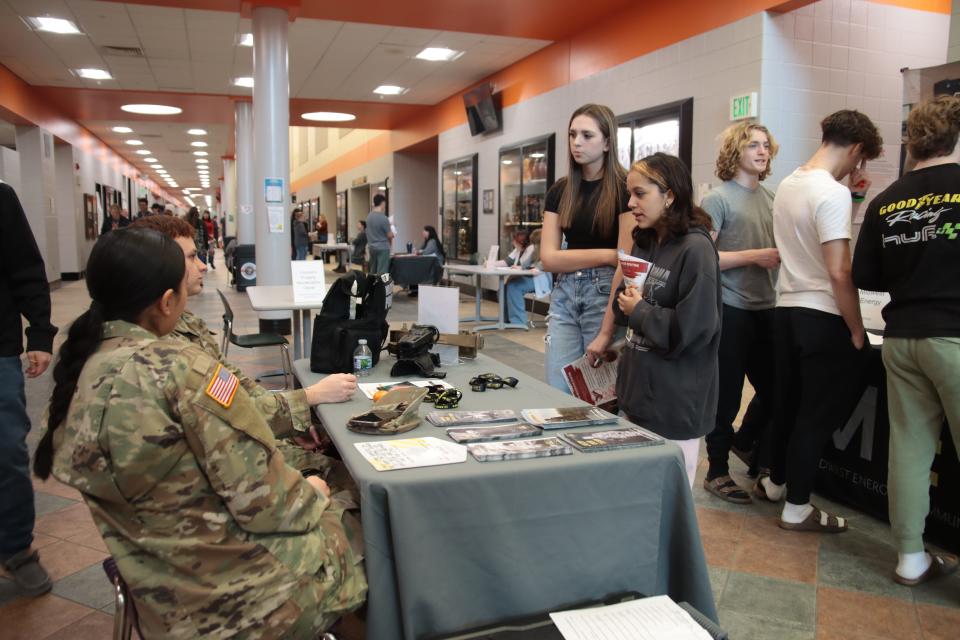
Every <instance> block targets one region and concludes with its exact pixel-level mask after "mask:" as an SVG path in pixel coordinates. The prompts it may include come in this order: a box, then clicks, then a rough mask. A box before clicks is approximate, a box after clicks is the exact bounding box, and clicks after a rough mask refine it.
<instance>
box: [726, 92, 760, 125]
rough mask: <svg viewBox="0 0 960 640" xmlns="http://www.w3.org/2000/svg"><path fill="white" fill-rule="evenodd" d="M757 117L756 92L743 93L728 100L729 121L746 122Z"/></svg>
mask: <svg viewBox="0 0 960 640" xmlns="http://www.w3.org/2000/svg"><path fill="white" fill-rule="evenodd" d="M756 117H757V92H756V91H753V92H751V93H744V94H742V95H739V96H733V97H732V98H730V120H731V121H734V122H735V121H737V120H746V119H747V118H756Z"/></svg>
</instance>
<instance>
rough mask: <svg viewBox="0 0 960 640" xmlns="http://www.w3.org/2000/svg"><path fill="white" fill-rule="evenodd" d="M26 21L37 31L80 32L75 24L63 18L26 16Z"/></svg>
mask: <svg viewBox="0 0 960 640" xmlns="http://www.w3.org/2000/svg"><path fill="white" fill-rule="evenodd" d="M27 21H29V23H30V24H31V25H32V26H33V28H34V29H36V30H37V31H46V32H47V33H80V29H77V25H75V24H73V23H72V22H70V21H69V20H64V19H63V18H48V17H45V16H44V17H39V18H27Z"/></svg>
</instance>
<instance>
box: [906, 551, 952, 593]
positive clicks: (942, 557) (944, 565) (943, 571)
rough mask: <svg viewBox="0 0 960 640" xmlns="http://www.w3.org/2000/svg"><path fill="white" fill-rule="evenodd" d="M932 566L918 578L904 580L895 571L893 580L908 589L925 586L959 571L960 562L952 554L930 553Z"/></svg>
mask: <svg viewBox="0 0 960 640" xmlns="http://www.w3.org/2000/svg"><path fill="white" fill-rule="evenodd" d="M927 553H928V554H929V555H930V566H929V567H927V570H926V571H924V572H923V573H921V574H920V575H919V576H917V577H916V578H904V577H903V576H901V575H900V574H899V573H897V572H896V571H894V573H893V579H894V580H895V581H897V582H899V583H900V584H902V585H906V586H908V587H915V586H917V585H918V584H923V583H924V582H929V581H930V580H934V579H936V578H940V577H943V576H948V575H950V574H951V573H953V572H954V571H956V570H957V566H958V565H960V560H958V559H957V556H955V555H953V554H952V553H930V552H929V551H928V552H927Z"/></svg>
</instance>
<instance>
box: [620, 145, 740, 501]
mask: <svg viewBox="0 0 960 640" xmlns="http://www.w3.org/2000/svg"><path fill="white" fill-rule="evenodd" d="M627 188H628V189H629V191H630V211H631V213H632V214H633V216H634V218H635V219H636V223H637V228H636V230H635V231H634V232H633V239H634V245H633V247H632V249H631V254H632V255H634V256H636V257H638V258H643V259H644V260H648V261H650V262H652V263H653V264H652V265H651V267H650V270H649V272H648V275H647V279H646V281H645V282H644V285H643V291H639V290H638V289H637V288H636V287H633V286H629V287H624V286H623V285H621V286H620V287H619V288H618V290H617V292H616V293H617V302H616V304H617V307H616V310H615V312H614V313H615V315H616V320H617V322H618V324H621V325H626V327H627V328H628V331H627V342H626V346H625V347H624V350H623V355H622V356H621V359H620V365H619V369H618V371H617V401H618V403H619V406H620V410H621V411H623V413H624V414H625V415H626V416H627V418H628V419H629V420H630V421H631V422H634V423H636V424H638V425H642V426H644V427H645V428H647V429H650V430H651V431H653V432H654V433H657V434H659V435H661V436H663V437H664V438H667V439H669V440H672V441H673V442H675V443H676V444H677V445H679V446H680V449H681V451H682V452H683V459H684V465H685V467H686V472H687V479H688V481H689V482H690V486H691V487H693V481H694V477H695V476H696V472H697V455H698V452H699V449H700V438H702V437H703V436H705V435H706V434H708V433H710V431H712V430H713V428H714V423H715V419H716V411H717V393H718V388H719V380H718V377H719V376H718V372H717V351H718V348H719V345H720V315H721V306H722V303H721V297H720V266H719V262H718V257H717V250H716V249H715V248H714V245H713V240H712V239H711V237H710V229H711V223H710V217H709V216H708V215H707V214H706V213H705V212H704V211H703V210H702V209H700V208H699V207H696V206H694V204H693V183H692V181H691V179H690V172H689V171H688V170H687V167H686V165H684V164H683V162H682V161H681V160H680V159H679V158H677V157H675V156H671V155H667V154H665V153H655V154H653V155H652V156H647V157H646V158H644V159H643V160H640V161H639V162H635V163H634V164H633V166H632V167H630V173H629V174H628V175H627Z"/></svg>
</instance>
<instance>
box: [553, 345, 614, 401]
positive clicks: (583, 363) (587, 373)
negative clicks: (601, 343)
mask: <svg viewBox="0 0 960 640" xmlns="http://www.w3.org/2000/svg"><path fill="white" fill-rule="evenodd" d="M592 360H593V358H592V357H590V356H588V355H583V356H581V357H579V358H577V359H576V360H574V361H573V362H571V363H570V364H568V365H567V366H565V367H564V368H563V369H562V371H563V378H564V380H566V381H567V384H568V385H569V386H570V393H572V394H573V395H574V396H576V397H577V398H580V399H581V400H583V401H585V402H589V403H590V404H592V405H595V406H601V405H605V404H608V403H610V402H613V401H615V400H616V399H617V366H618V364H619V360H620V356H619V353H616V357H614V359H613V360H610V361H605V362H603V363H601V364H600V366H598V367H593V366H592V365H593V362H592Z"/></svg>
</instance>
